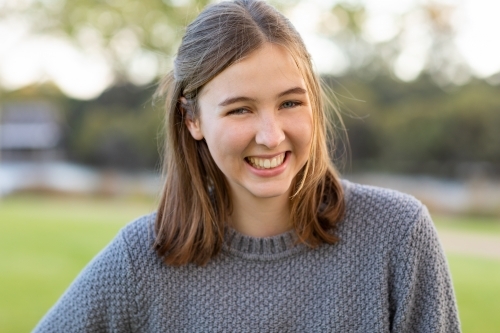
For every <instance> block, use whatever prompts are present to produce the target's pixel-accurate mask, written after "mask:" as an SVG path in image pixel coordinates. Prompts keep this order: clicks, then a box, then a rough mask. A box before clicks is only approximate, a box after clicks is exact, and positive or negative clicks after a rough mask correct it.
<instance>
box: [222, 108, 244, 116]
mask: <svg viewBox="0 0 500 333" xmlns="http://www.w3.org/2000/svg"><path fill="white" fill-rule="evenodd" d="M248 112H249V111H248V110H247V109H244V108H239V109H235V110H232V111H229V112H228V113H227V114H228V115H229V114H235V115H238V114H245V113H248Z"/></svg>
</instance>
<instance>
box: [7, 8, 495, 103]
mask: <svg viewBox="0 0 500 333" xmlns="http://www.w3.org/2000/svg"><path fill="white" fill-rule="evenodd" d="M9 1H10V2H12V1H19V3H23V2H26V3H27V2H29V1H30V0H0V9H1V7H2V2H4V4H3V5H5V4H6V3H7V2H9ZM179 1H181V0H179ZM336 1H338V0H307V1H302V2H300V3H299V4H298V5H297V7H295V8H292V9H290V10H288V11H287V12H286V13H285V14H286V15H287V16H288V17H289V18H290V20H291V21H292V23H293V24H294V25H295V27H296V28H297V30H298V31H299V32H300V33H301V35H302V37H303V39H304V41H305V43H306V45H307V47H308V50H309V52H310V53H311V55H312V57H313V62H314V65H315V67H316V70H317V71H319V72H321V73H332V74H334V75H342V74H343V73H345V72H346V70H347V69H348V66H349V59H348V58H347V57H346V55H345V54H344V53H343V52H342V50H341V49H340V48H339V47H338V46H336V45H335V44H334V43H333V42H331V41H330V40H328V39H326V38H324V37H322V36H321V35H320V34H318V33H317V32H318V22H317V20H315V19H311V18H318V17H321V15H322V12H323V11H325V10H326V9H328V8H330V7H331V6H332V4H333V3H335V2H336ZM353 1H356V0H353ZM358 1H359V2H362V3H364V4H365V5H366V10H367V20H366V25H365V27H364V28H365V29H364V30H365V32H364V34H363V37H364V38H365V39H367V40H369V41H371V42H383V41H385V40H389V39H390V38H392V37H393V36H394V34H395V32H396V31H397V22H398V21H397V20H398V18H400V17H401V14H403V13H407V12H410V11H411V9H412V8H413V7H415V5H416V4H417V3H418V1H431V0H364V1H363V0H358ZM434 2H437V3H444V4H450V5H454V6H457V7H456V8H457V10H456V11H454V14H453V17H452V20H453V23H454V26H455V28H456V31H457V35H456V38H455V41H454V42H455V44H456V46H457V48H458V50H459V51H460V52H461V54H462V56H463V57H464V59H465V60H466V62H467V63H468V65H469V66H470V67H471V69H472V71H473V73H474V75H476V76H478V77H488V76H490V75H492V74H495V73H497V72H499V71H500V43H498V42H497V41H498V32H499V31H500V20H499V19H498V14H500V1H497V0H434ZM304 18H308V19H304ZM407 19H409V20H413V21H414V22H413V21H411V22H410V23H411V24H410V25H409V26H410V27H413V28H411V29H408V31H407V32H406V33H405V34H406V35H405V36H404V38H405V39H404V40H405V49H404V51H403V52H402V53H401V55H400V56H399V57H398V58H397V59H396V61H395V63H394V70H395V74H396V75H397V76H398V77H399V78H400V79H402V80H407V81H409V80H412V79H414V78H416V77H417V76H418V74H419V73H420V71H421V70H422V67H423V65H424V64H423V59H424V58H425V57H424V56H425V53H426V52H428V51H429V49H428V48H429V43H428V38H427V37H426V34H425V31H422V29H419V19H421V18H419V16H418V13H417V14H412V15H408V18H407ZM135 59H136V60H135V61H134V62H133V63H132V65H131V66H130V67H131V68H130V70H129V74H130V78H131V79H132V81H133V82H134V83H137V84H147V83H150V82H151V81H152V80H154V78H155V73H156V71H157V64H156V62H155V59H154V58H153V57H151V55H150V54H147V53H144V54H139V55H138V56H137V57H135ZM47 80H50V81H53V82H54V83H55V84H56V85H57V86H58V87H59V88H60V89H61V90H62V91H63V93H65V94H66V95H68V96H70V97H73V98H78V99H91V98H94V97H97V96H98V95H99V94H100V93H101V92H102V91H103V90H104V89H106V88H107V87H108V86H109V85H110V84H112V82H113V73H112V70H111V68H110V66H109V60H108V59H106V58H105V57H104V56H103V55H102V54H101V53H99V52H98V51H97V50H95V51H92V49H90V51H89V50H86V52H82V51H81V50H79V49H77V48H76V47H74V46H73V45H72V43H71V41H68V40H65V39H64V38H61V37H56V36H33V35H31V34H30V33H29V29H28V24H27V22H23V21H22V20H21V19H19V18H18V17H7V18H4V19H2V20H0V85H1V86H2V88H4V89H6V90H14V89H18V88H21V87H23V86H26V85H29V84H32V83H34V82H43V81H47Z"/></svg>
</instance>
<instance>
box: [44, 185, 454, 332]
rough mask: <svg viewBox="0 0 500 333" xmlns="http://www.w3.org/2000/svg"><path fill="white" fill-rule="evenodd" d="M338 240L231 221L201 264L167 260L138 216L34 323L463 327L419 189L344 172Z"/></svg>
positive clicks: (203, 328) (134, 328) (148, 327)
mask: <svg viewBox="0 0 500 333" xmlns="http://www.w3.org/2000/svg"><path fill="white" fill-rule="evenodd" d="M343 186H344V187H345V190H346V201H347V211H346V216H345V218H344V219H343V221H342V222H341V223H340V225H339V229H338V235H339V237H340V241H339V242H338V243H337V244H335V245H326V244H325V245H322V246H320V247H319V248H316V249H310V248H308V247H307V246H304V245H300V244H299V245H296V244H295V240H296V236H295V234H294V233H293V231H290V232H287V233H285V234H282V235H278V236H275V237H270V238H252V237H248V236H244V235H241V234H239V233H238V232H236V231H234V230H231V231H229V232H228V234H227V239H226V244H225V246H224V248H223V251H222V252H221V253H220V254H219V255H218V256H217V257H215V258H214V259H212V260H211V261H210V262H209V263H208V264H207V265H206V266H204V267H198V266H196V265H191V264H190V265H186V266H182V267H176V268H175V267H170V266H167V265H165V264H163V263H162V261H161V260H160V259H159V258H158V256H157V255H156V254H155V252H154V251H153V250H152V246H151V245H152V241H153V231H152V224H153V221H154V216H153V215H150V216H146V217H143V218H140V219H138V220H136V221H134V222H132V223H131V224H129V225H128V226H126V227H125V228H124V229H123V230H122V231H121V232H120V233H119V234H118V236H117V237H116V238H115V239H114V240H113V241H112V242H111V243H110V244H109V245H108V246H107V247H106V248H105V249H104V250H103V251H102V252H101V253H100V254H99V255H98V256H97V257H96V258H94V259H93V260H92V261H91V262H90V263H89V265H88V266H87V267H86V268H85V269H84V270H83V271H82V273H81V274H80V275H79V276H78V278H77V279H76V280H75V281H74V282H73V284H72V285H71V286H70V287H69V289H68V290H67V291H66V293H65V294H64V295H63V296H62V297H61V299H60V300H59V301H58V302H57V304H56V305H55V306H54V307H53V308H52V309H51V310H50V311H49V313H47V315H46V316H45V317H44V318H43V319H42V321H41V322H40V323H39V324H38V326H37V327H36V328H35V330H34V332H37V333H38V332H61V333H70V332H155V333H156V332H252V333H253V332H341V333H346V332H359V333H372V332H408V333H414V332H429V333H430V332H433V333H434V332H459V331H460V328H459V321H458V315H457V308H456V304H455V298H454V294H453V289H452V285H451V281H450V276H449V272H448V268H447V264H446V261H445V258H444V255H443V251H442V248H441V246H440V244H439V241H438V239H437V236H436V231H435V229H434V227H433V224H432V221H431V219H430V217H429V214H428V212H427V210H426V208H425V207H424V206H422V204H421V203H419V202H418V201H417V200H415V199H414V198H412V197H410V196H407V195H404V194H401V193H398V192H395V191H390V190H384V189H380V188H375V187H368V186H362V185H356V184H352V183H349V182H346V181H344V182H343Z"/></svg>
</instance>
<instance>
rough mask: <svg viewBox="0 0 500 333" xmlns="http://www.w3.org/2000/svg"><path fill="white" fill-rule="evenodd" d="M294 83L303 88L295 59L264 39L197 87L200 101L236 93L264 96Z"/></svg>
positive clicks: (264, 97) (248, 95)
mask: <svg viewBox="0 0 500 333" xmlns="http://www.w3.org/2000/svg"><path fill="white" fill-rule="evenodd" d="M294 87H301V88H303V89H306V84H305V81H304V78H303V76H302V73H301V71H300V70H299V67H298V66H297V63H296V62H295V59H294V58H293V56H292V55H291V53H290V52H289V51H288V50H287V49H286V48H285V47H283V46H280V45H276V44H271V43H265V44H264V45H263V46H262V47H260V48H259V49H257V50H255V51H254V52H252V53H251V54H250V55H248V56H246V57H244V58H243V59H241V60H240V61H238V62H236V63H235V64H233V65H231V66H229V67H228V68H226V69H225V70H224V71H222V72H221V73H219V75H217V76H216V77H215V78H213V79H212V80H211V81H210V82H208V83H207V84H206V85H205V86H204V87H203V88H202V90H201V94H200V102H201V101H202V100H205V101H207V100H209V101H212V102H216V101H217V100H220V99H225V98H229V97H234V96H236V95H238V96H240V95H241V96H246V97H251V98H254V99H256V100H260V99H267V98H271V97H272V96H275V95H277V94H279V93H281V92H283V91H286V90H288V89H290V88H294ZM306 90H307V89H306Z"/></svg>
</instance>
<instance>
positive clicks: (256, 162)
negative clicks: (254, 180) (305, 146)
mask: <svg viewBox="0 0 500 333" xmlns="http://www.w3.org/2000/svg"><path fill="white" fill-rule="evenodd" d="M284 160H285V153H283V154H281V155H279V156H276V157H274V158H272V159H267V158H258V157H249V158H248V161H250V163H251V164H252V165H253V166H254V167H256V168H257V169H271V168H276V167H277V166H279V165H281V164H283V161H284Z"/></svg>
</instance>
